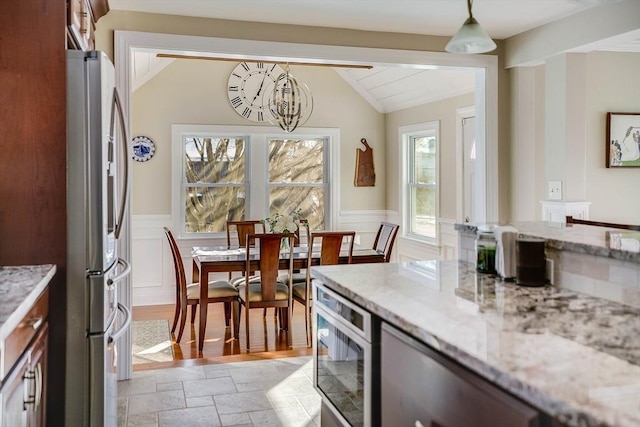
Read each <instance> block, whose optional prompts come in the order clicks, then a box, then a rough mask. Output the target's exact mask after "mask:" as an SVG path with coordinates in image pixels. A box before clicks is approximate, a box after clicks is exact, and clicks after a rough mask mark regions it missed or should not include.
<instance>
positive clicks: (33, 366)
mask: <svg viewBox="0 0 640 427" xmlns="http://www.w3.org/2000/svg"><path fill="white" fill-rule="evenodd" d="M48 332H49V328H48V325H47V323H45V324H44V325H43V326H42V327H41V328H40V330H39V331H38V334H37V336H36V338H35V339H34V341H33V342H32V343H31V345H30V346H29V347H28V348H27V350H26V351H25V352H24V353H23V355H22V357H20V359H19V360H18V362H17V363H16V364H15V365H14V367H13V369H12V371H11V374H10V375H9V377H7V379H6V381H5V382H3V384H2V389H0V426H1V427H39V426H44V425H45V424H46V405H45V402H46V393H45V392H46V387H47V380H46V378H47V337H48Z"/></svg>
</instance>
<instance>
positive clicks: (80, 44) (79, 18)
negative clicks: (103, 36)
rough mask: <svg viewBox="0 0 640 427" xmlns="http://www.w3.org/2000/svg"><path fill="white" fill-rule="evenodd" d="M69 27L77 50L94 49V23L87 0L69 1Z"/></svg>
mask: <svg viewBox="0 0 640 427" xmlns="http://www.w3.org/2000/svg"><path fill="white" fill-rule="evenodd" d="M67 27H68V28H69V32H70V33H71V36H72V41H73V46H74V47H75V48H77V49H81V50H92V49H93V48H94V34H93V29H94V23H93V18H92V16H91V9H90V8H89V4H88V3H87V0H68V15H67Z"/></svg>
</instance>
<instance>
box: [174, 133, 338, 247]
mask: <svg viewBox="0 0 640 427" xmlns="http://www.w3.org/2000/svg"><path fill="white" fill-rule="evenodd" d="M172 133H173V136H172V139H173V142H172V144H173V150H172V170H173V172H172V177H173V178H172V182H173V183H172V188H173V191H172V194H173V195H172V215H173V216H174V223H175V229H176V230H179V234H180V236H182V237H195V236H202V237H205V236H212V235H214V234H215V233H223V232H224V230H225V224H226V221H228V220H242V219H264V218H267V217H268V216H271V215H273V214H275V213H276V212H277V213H279V214H281V215H291V214H293V213H294V212H296V213H299V214H300V215H301V216H302V217H304V218H306V219H308V221H309V226H310V228H311V229H312V230H323V229H328V228H329V227H330V224H331V218H332V217H333V216H335V213H334V212H332V211H331V209H332V208H334V209H335V206H334V204H332V203H331V200H332V196H334V194H333V193H336V194H337V191H336V187H335V186H336V185H337V180H335V181H336V182H335V183H332V181H334V177H332V171H334V172H333V173H334V174H335V173H336V169H337V168H333V167H332V165H331V163H332V162H334V163H337V160H336V159H337V157H336V153H335V152H337V148H335V145H336V144H337V143H338V139H339V132H338V131H337V130H335V129H328V130H327V129H305V132H304V134H303V133H301V132H295V133H291V134H283V132H282V131H281V130H279V129H275V128H267V127H260V128H258V127H242V126H206V125H173V126H172Z"/></svg>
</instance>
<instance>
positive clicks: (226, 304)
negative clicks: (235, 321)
mask: <svg viewBox="0 0 640 427" xmlns="http://www.w3.org/2000/svg"><path fill="white" fill-rule="evenodd" d="M230 316H231V303H230V302H229V301H225V302H224V319H225V326H229V317H230Z"/></svg>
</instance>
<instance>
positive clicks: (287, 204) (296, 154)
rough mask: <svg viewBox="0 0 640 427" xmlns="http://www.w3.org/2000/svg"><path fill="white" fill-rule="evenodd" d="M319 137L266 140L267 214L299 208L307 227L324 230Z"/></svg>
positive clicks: (322, 147)
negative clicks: (267, 172)
mask: <svg viewBox="0 0 640 427" xmlns="http://www.w3.org/2000/svg"><path fill="white" fill-rule="evenodd" d="M327 145H328V144H327V143H326V140H325V139H323V138H320V139H304V140H301V139H270V140H269V214H270V215H271V214H274V213H276V212H280V213H283V212H287V213H289V212H292V211H297V210H300V212H301V213H302V216H303V217H304V218H307V219H308V220H309V228H310V229H311V230H322V229H324V217H325V215H324V211H325V202H324V200H325V193H326V189H325V187H326V186H325V183H326V181H325V176H326V174H325V170H324V165H325V161H324V158H325V147H326V146H327Z"/></svg>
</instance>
